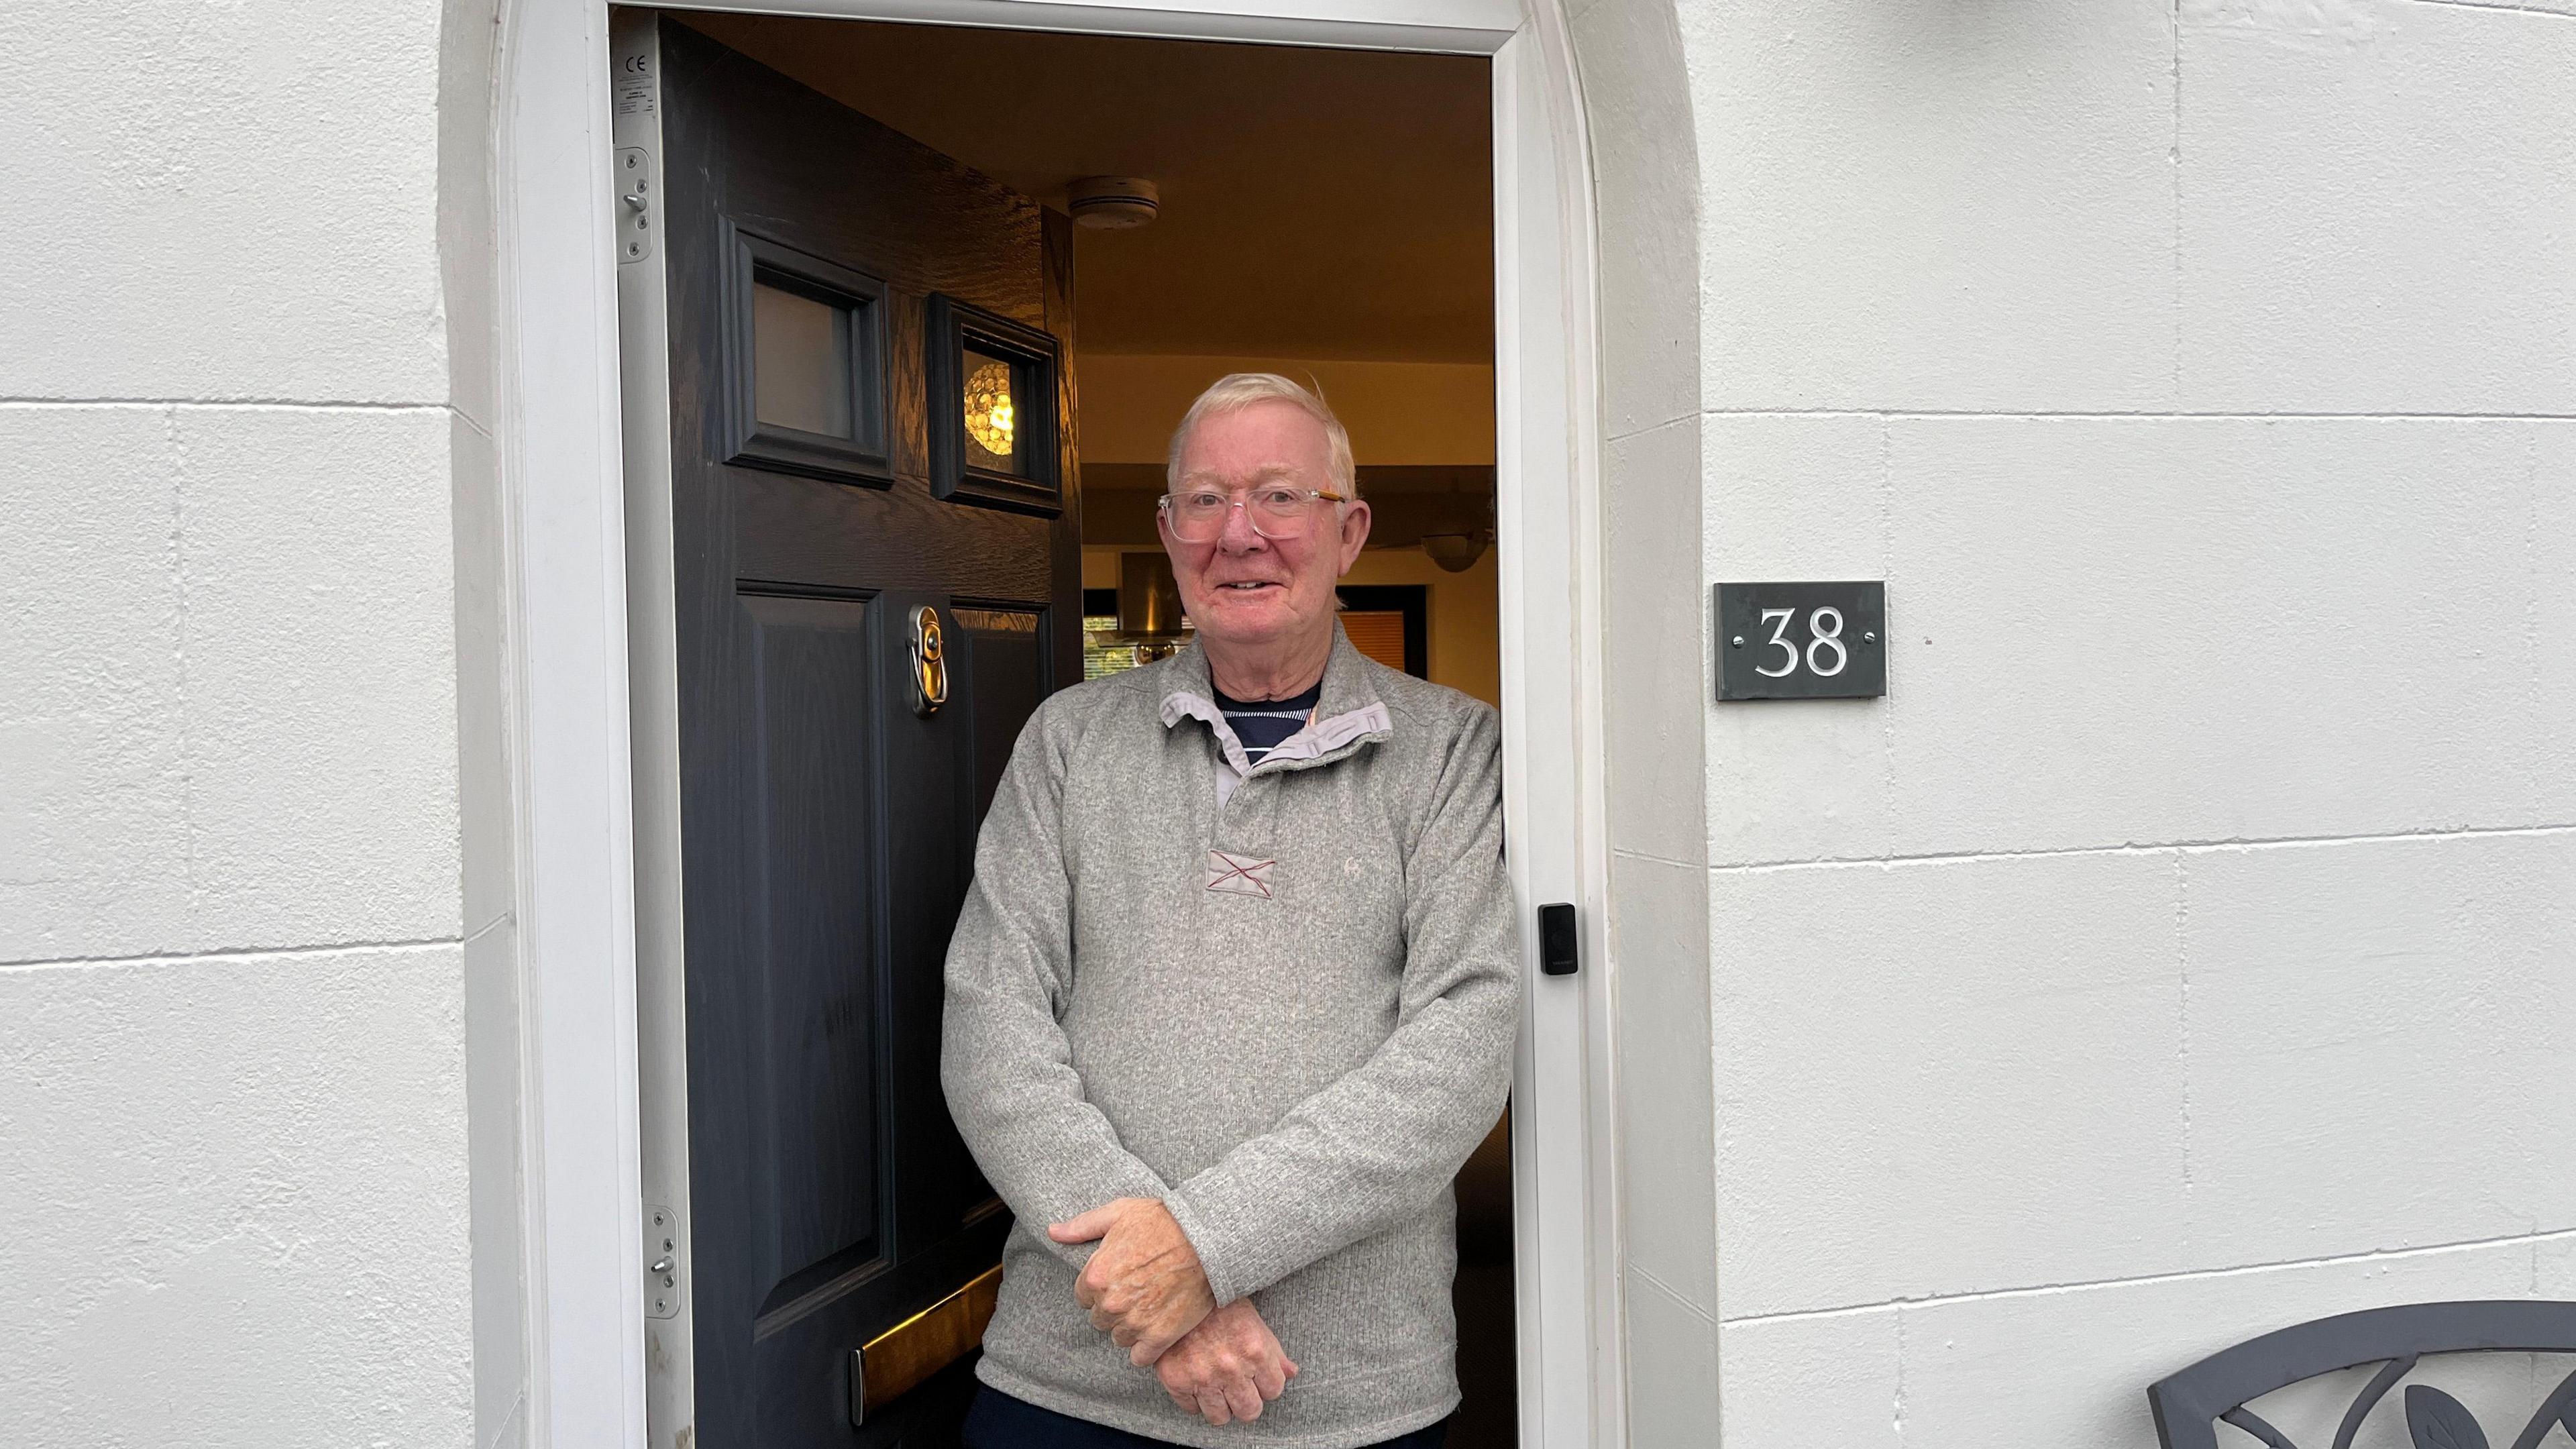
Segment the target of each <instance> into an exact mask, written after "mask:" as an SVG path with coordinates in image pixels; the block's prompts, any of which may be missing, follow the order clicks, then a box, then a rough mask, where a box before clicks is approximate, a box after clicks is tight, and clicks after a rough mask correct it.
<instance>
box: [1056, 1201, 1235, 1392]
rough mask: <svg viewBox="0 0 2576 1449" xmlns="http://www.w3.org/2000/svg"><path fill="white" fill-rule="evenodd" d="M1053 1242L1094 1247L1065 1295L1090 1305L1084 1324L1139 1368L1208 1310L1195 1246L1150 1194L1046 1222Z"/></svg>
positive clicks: (1204, 1278)
mask: <svg viewBox="0 0 2576 1449" xmlns="http://www.w3.org/2000/svg"><path fill="white" fill-rule="evenodd" d="M1047 1236H1048V1237H1050V1238H1053V1239H1055V1240H1056V1241H1057V1242H1059V1243H1088V1242H1091V1241H1093V1240H1095V1239H1097V1240H1098V1241H1099V1243H1100V1246H1099V1247H1098V1248H1097V1249H1095V1250H1094V1251H1093V1252H1092V1255H1091V1261H1090V1262H1089V1263H1086V1264H1084V1265H1083V1269H1082V1276H1080V1277H1078V1278H1076V1279H1074V1281H1073V1296H1074V1297H1076V1298H1078V1299H1080V1300H1081V1301H1082V1306H1083V1307H1085V1308H1088V1309H1090V1310H1091V1326H1092V1327H1094V1328H1097V1329H1099V1330H1101V1331H1102V1332H1103V1333H1106V1334H1108V1335H1109V1338H1110V1341H1111V1342H1113V1343H1115V1344H1117V1345H1118V1346H1119V1347H1120V1348H1123V1349H1126V1350H1128V1355H1127V1356H1128V1358H1129V1359H1130V1360H1131V1361H1133V1362H1134V1363H1135V1364H1136V1366H1137V1367H1139V1368H1142V1367H1144V1366H1145V1365H1147V1364H1150V1363H1152V1362H1153V1361H1154V1360H1156V1359H1158V1358H1161V1357H1162V1356H1163V1352H1164V1350H1166V1349H1168V1348H1170V1347H1171V1346H1172V1345H1173V1344H1176V1343H1178V1342H1180V1341H1181V1338H1182V1336H1183V1335H1184V1334H1187V1333H1188V1332H1189V1331H1190V1330H1191V1329H1193V1328H1196V1327H1198V1326H1199V1320H1200V1319H1203V1318H1205V1317H1207V1316H1208V1314H1209V1313H1211V1312H1213V1311H1215V1309H1216V1300H1215V1298H1213V1297H1212V1296H1210V1294H1209V1292H1208V1281H1207V1273H1206V1271H1205V1270H1204V1269H1202V1268H1201V1267H1200V1266H1199V1255H1198V1250H1197V1249H1195V1248H1192V1247H1191V1246H1190V1238H1189V1234H1187V1233H1184V1232H1182V1231H1181V1225H1180V1224H1179V1223H1178V1222H1177V1221H1175V1220H1174V1219H1173V1217H1172V1210H1171V1209H1170V1208H1167V1207H1165V1206H1163V1205H1162V1204H1161V1203H1160V1202H1157V1201H1155V1200H1154V1199H1153V1198H1150V1197H1122V1198H1119V1199H1117V1200H1115V1201H1113V1202H1106V1203H1102V1204H1101V1205H1100V1206H1098V1207H1096V1208H1093V1209H1092V1210H1091V1211H1089V1212H1087V1213H1084V1214H1082V1215H1080V1216H1079V1217H1076V1218H1074V1219H1072V1220H1071V1221H1069V1222H1061V1223H1055V1224H1052V1225H1050V1226H1049V1227H1048V1228H1047Z"/></svg>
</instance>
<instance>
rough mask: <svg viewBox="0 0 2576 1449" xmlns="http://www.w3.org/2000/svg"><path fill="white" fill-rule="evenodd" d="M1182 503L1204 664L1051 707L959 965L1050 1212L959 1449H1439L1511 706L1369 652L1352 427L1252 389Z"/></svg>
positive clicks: (995, 825) (1013, 1283) (962, 987)
mask: <svg viewBox="0 0 2576 1449" xmlns="http://www.w3.org/2000/svg"><path fill="white" fill-rule="evenodd" d="M1169 490H1170V491H1169V492H1167V493H1166V494H1165V495H1164V497H1163V498H1162V499H1161V500H1160V509H1159V514H1158V517H1159V528H1160V532H1161V535H1162V541H1163V546H1164V548H1165V549H1166V550H1167V551H1168V552H1169V553H1170V555H1171V558H1172V568H1173V572H1174V573H1175V574H1176V575H1177V576H1178V579H1179V582H1180V589H1181V599H1182V605H1183V607H1184V608H1185V609H1186V610H1187V612H1188V614H1189V617H1190V620H1191V622H1192V624H1193V625H1194V626H1195V631H1196V639H1195V642H1193V643H1191V644H1190V645H1189V646H1188V647H1186V648H1184V649H1182V650H1181V651H1180V652H1179V653H1178V654H1177V655H1175V656H1173V657H1172V658H1170V659H1167V660H1164V661H1161V662H1159V663H1156V664H1152V665H1148V666H1145V667H1143V668H1139V669H1134V670H1129V671H1126V672H1124V673H1120V674H1116V675H1112V676H1111V677H1109V678H1107V679H1103V680H1098V681H1095V682H1093V683H1089V684H1084V685H1080V686H1077V687H1075V688H1072V689H1068V690H1065V691H1063V692H1062V693H1059V694H1057V695H1056V696H1054V697H1053V698H1051V699H1049V700H1048V701H1047V702H1046V703H1045V704H1044V705H1042V706H1040V707H1039V709H1038V712H1037V714H1036V715H1035V716H1034V717H1033V718H1032V719H1031V720H1030V721H1029V724H1028V727H1027V728H1026V729H1025V730H1024V731H1022V733H1021V735H1020V739H1019V743H1018V746H1017V747H1016V749H1015V750H1014V751H1013V753H1012V756H1011V763H1010V767H1009V769H1008V770H1007V772H1006V773H1005V774H1004V776H1003V778H1002V783H1001V787H1000V789H999V791H998V792H997V793H996V794H995V796H994V798H993V806H992V810H991V812H990V813H989V814H988V815H987V816H986V817H985V820H984V828H983V834H982V837H981V838H980V840H979V842H978V845H977V848H976V856H975V882H974V887H973V890H972V891H971V893H970V894H969V895H968V897H967V902H966V907H965V911H964V913H963V914H962V915H961V916H960V918H959V920H958V923H957V933H956V936H955V938H954V940H953V942H952V943H951V945H950V947H949V953H948V977H947V986H948V1002H947V1014H946V1022H945V1033H944V1040H943V1042H942V1045H941V1079H942V1083H943V1085H944V1086H945V1087H946V1089H947V1094H948V1105H949V1110H950V1111H951V1112H952V1113H953V1114H954V1115H955V1117H956V1119H957V1125H958V1129H959V1131H960V1132H962V1133H963V1134H964V1136H965V1139H966V1144H967V1146H968V1147H969V1148H971V1149H972V1150H973V1152H974V1154H975V1160H976V1162H977V1163H978V1164H979V1165H980V1166H981V1167H982V1168H983V1171H984V1175H985V1177H986V1178H987V1179H988V1180H990V1181H991V1182H992V1184H993V1186H994V1187H995V1188H996V1189H997V1190H998V1191H999V1192H1000V1193H1001V1195H1002V1198H1003V1201H1004V1202H1005V1203H1007V1204H1008V1205H1009V1207H1010V1208H1011V1211H1012V1212H1013V1213H1014V1214H1015V1215H1016V1216H1017V1223H1016V1224H1015V1226H1014V1227H1013V1229H1012V1232H1011V1236H1010V1239H1009V1241H1008V1243H1007V1245H1006V1246H1005V1248H1004V1250H1003V1278H1002V1289H1001V1301H1000V1305H999V1306H998V1308H997V1309H996V1310H995V1312H994V1315H993V1321H992V1325H991V1327H990V1328H989V1329H987V1330H986V1332H985V1336H984V1359H983V1362H982V1364H981V1366H980V1367H979V1369H978V1373H979V1374H980V1376H981V1378H982V1380H983V1383H984V1388H983V1391H982V1393H981V1396H980V1397H979V1398H978V1399H977V1401H976V1404H975V1407H974V1409H973V1411H972V1413H971V1414H970V1415H969V1417H968V1419H967V1423H966V1444H967V1446H968V1449H1048V1446H1083V1449H1109V1446H1120V1449H1132V1446H1137V1445H1140V1444H1171V1443H1179V1444H1193V1445H1206V1446H1222V1445H1234V1444H1260V1445H1276V1446H1296V1449H1356V1446H1364V1445H1401V1446H1405V1449H1416V1446H1430V1445H1435V1444H1437V1443H1438V1441H1439V1436H1440V1425H1441V1422H1442V1421H1443V1420H1445V1419H1446V1418H1447V1416H1448V1414H1449V1413H1450V1411H1451V1410H1452V1409H1453V1408H1455V1407H1456V1405H1457V1402H1458V1386H1457V1376H1456V1372H1455V1368H1454V1363H1453V1360H1454V1358H1455V1344H1456V1324H1455V1322H1454V1320H1453V1317H1452V1313H1451V1309H1450V1299H1449V1292H1450V1280H1451V1277H1452V1275H1453V1273H1454V1271H1455V1268H1456V1264H1457V1245H1456V1231H1455V1229H1456V1208H1455V1205H1454V1203H1453V1202H1452V1200H1451V1198H1450V1194H1449V1183H1450V1180H1451V1178H1453V1177H1454V1176H1455V1175H1456V1173H1457V1171H1458V1168H1459V1165H1460V1164H1461V1163H1463V1162H1464V1161H1465V1160H1466V1158H1467V1155H1468V1153H1469V1152H1470V1151H1471V1150H1473V1148H1474V1147H1475V1145H1476V1143H1477V1142H1478V1140H1480V1139H1481V1138H1482V1137H1483V1136H1484V1135H1485V1133H1486V1131H1487V1130H1488V1129H1489V1128H1490V1127H1491V1126H1492V1125H1493V1123H1494V1119H1495V1118H1496V1117H1497V1116H1498V1115H1500V1113H1501V1111H1502V1106H1503V1097H1504V1093H1505V1091H1506V1089H1507V1088H1508V1086H1509V1082H1510V1063H1511V1052H1512V1041H1513V1036H1514V1032H1515V1029H1516V1026H1517V1014H1518V1011H1519V985H1518V981H1517V975H1518V964H1517V963H1518V958H1519V946H1518V927H1517V913H1516V911H1515V909H1514V906H1513V902H1512V896H1511V888H1510V886H1509V884H1508V883H1507V882H1506V880H1505V878H1504V874H1503V860H1502V842H1503V830H1502V798H1501V795H1502V790H1501V780H1502V771H1501V762H1500V758H1499V746H1498V738H1499V737H1498V733H1497V728H1496V721H1495V717H1494V712H1493V710H1491V709H1490V708H1488V707H1486V706H1485V705H1483V704H1481V703H1478V702H1476V701H1474V700H1471V699H1469V698H1467V697H1466V696H1465V695H1462V694H1459V693H1457V692H1456V691H1453V690H1449V689H1444V688H1441V687H1439V686H1437V685H1432V684H1428V683H1425V682H1423V681H1421V680H1417V679H1414V678H1411V677H1410V676H1407V675H1404V674H1401V673H1398V672H1396V671H1394V670H1391V669H1388V668H1386V667H1384V666H1382V665H1379V664H1376V663H1374V662H1372V661H1370V660H1369V659H1367V658H1365V657H1364V656H1362V655H1361V654H1360V653H1359V652H1358V651H1357V650H1356V649H1354V648H1352V647H1351V644H1350V641H1349V640H1348V639H1346V638H1344V637H1343V636H1342V632H1341V628H1340V626H1339V624H1337V623H1336V622H1335V618H1334V615H1335V596H1334V584H1335V582H1336V581H1337V580H1338V579H1339V578H1340V577H1341V576H1342V575H1343V574H1344V573H1347V572H1348V571H1349V569H1350V567H1351V564H1352V562H1353V561H1354V560H1356V559H1357V558H1358V557H1359V552H1360V547H1361V545H1362V544H1363V543H1365V542H1366V541H1367V538H1368V527H1369V507H1368V505H1367V504H1366V503H1363V502H1361V501H1360V500H1359V498H1358V496H1357V488H1356V484H1355V477H1354V469H1353V467H1352V461H1351V447H1350V439H1349V436H1348V434H1346V433H1345V432H1344V431H1343V429H1342V426H1341V424H1340V422H1339V421H1338V420H1336V419H1335V418H1334V417H1333V414H1332V412H1331V410H1329V409H1328V408H1326V407H1325V406H1324V403H1323V400H1322V399H1321V398H1318V397H1317V396H1315V395H1314V394H1313V393H1311V392H1309V391H1307V390H1306V389H1305V388H1302V387H1300V386H1298V385H1297V384H1295V383H1293V382H1290V381H1289V380H1287V379H1286V378H1282V377H1277V376H1272V375H1270V374H1251V373H1245V374H1236V375H1234V376H1231V377H1227V378H1225V379H1223V380H1221V381H1219V382H1218V383H1216V384H1215V385H1214V386H1212V387H1210V388H1209V389H1208V390H1207V391H1206V392H1205V393H1203V394H1202V395H1201V396H1200V397H1199V399H1198V401H1197V402H1195V403H1194V404H1192V405H1191V407H1190V410H1189V413H1188V415H1187V416H1185V417H1184V418H1183V419H1182V421H1181V426H1180V429H1179V431H1178V432H1177V433H1176V434H1175V435H1174V438H1173V442H1172V452H1171V466H1170V484H1169ZM1292 1378H1293V1379H1294V1380H1295V1384H1294V1386H1293V1388H1291V1387H1289V1386H1288V1381H1289V1380H1290V1379H1292ZM1283 1390H1284V1393H1283ZM1274 1400H1275V1401H1276V1402H1272V1401H1274ZM1175 1405H1178V1406H1179V1407H1178V1408H1177V1409H1176V1408H1175V1407H1174V1406H1175ZM1265 1405H1266V1406H1267V1409H1266V1412H1265ZM1184 1411H1186V1412H1184ZM1256 1421H1257V1422H1256Z"/></svg>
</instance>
